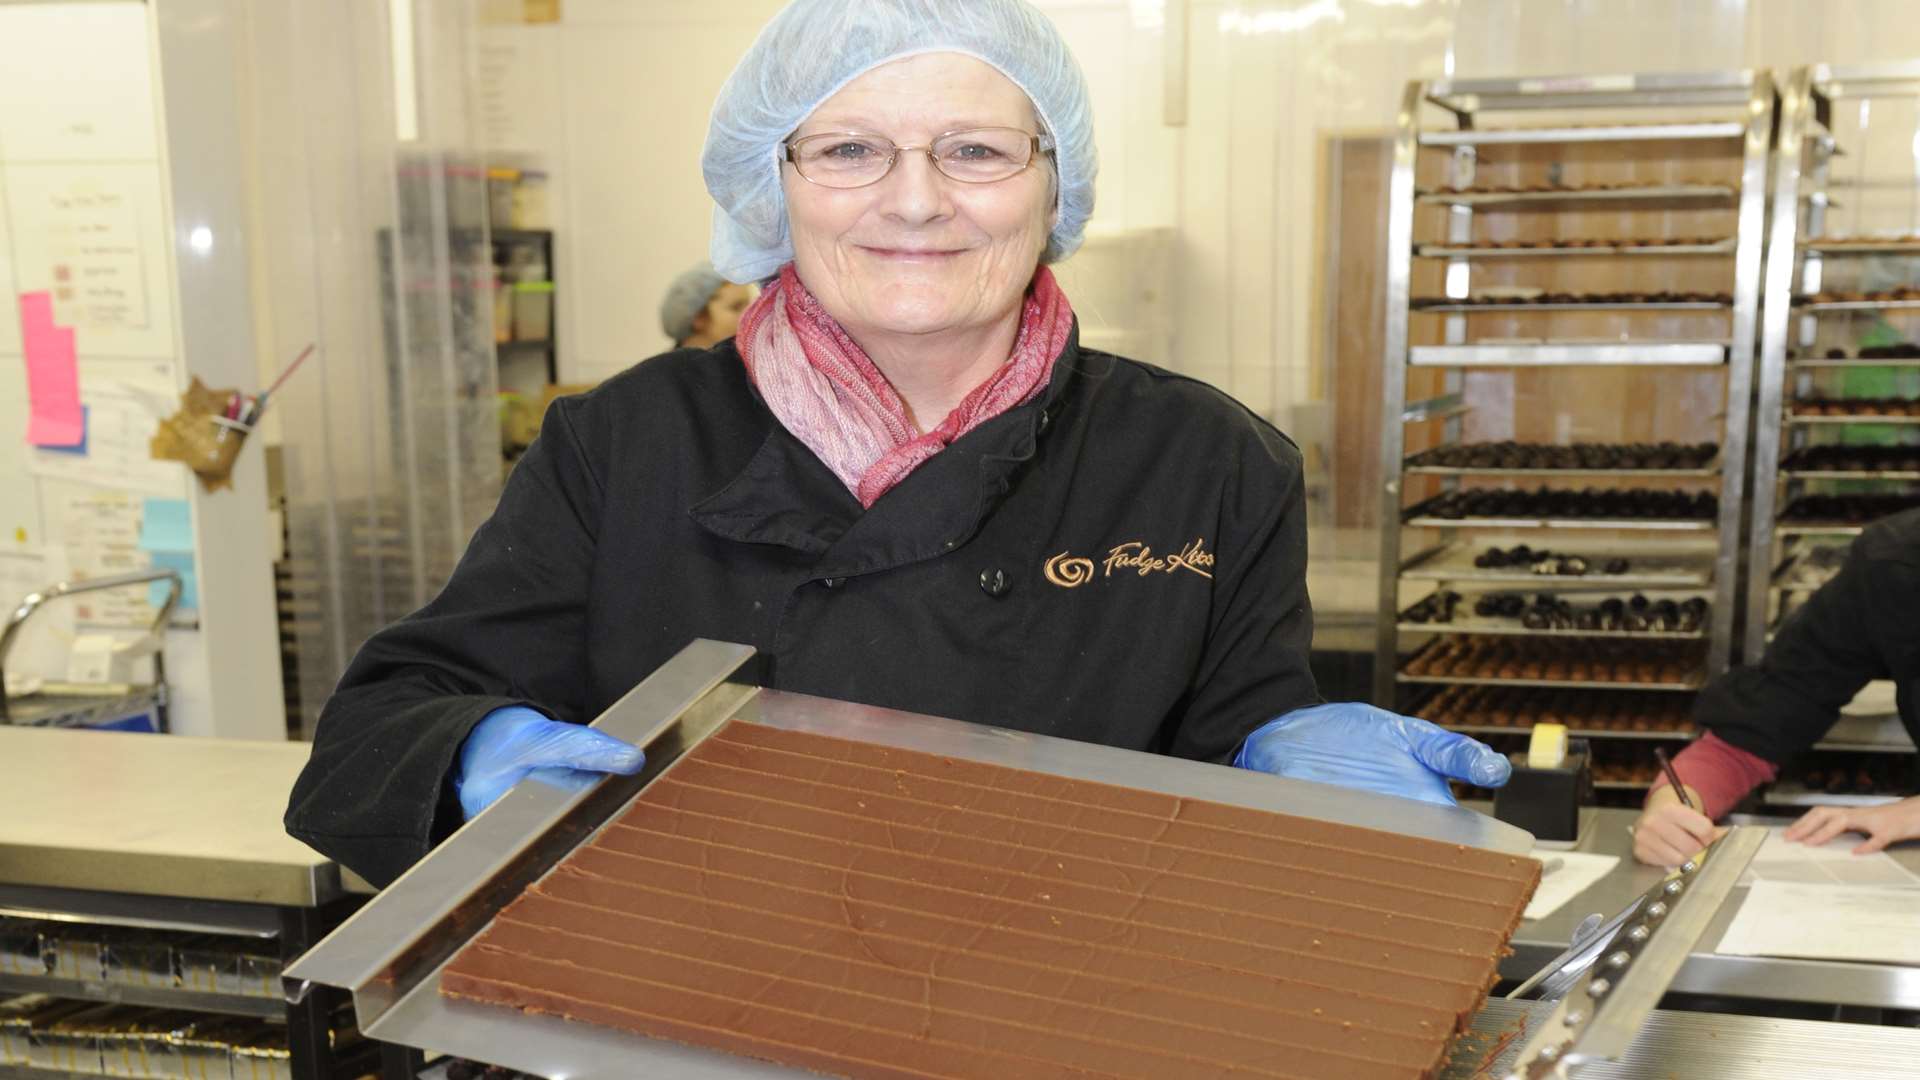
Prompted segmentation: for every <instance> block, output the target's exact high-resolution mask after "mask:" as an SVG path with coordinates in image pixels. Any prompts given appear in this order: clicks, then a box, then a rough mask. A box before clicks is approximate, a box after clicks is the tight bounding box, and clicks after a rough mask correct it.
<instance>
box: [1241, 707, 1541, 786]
mask: <svg viewBox="0 0 1920 1080" xmlns="http://www.w3.org/2000/svg"><path fill="white" fill-rule="evenodd" d="M1233 763H1234V764H1235V765H1237V766H1239V767H1240V768H1243V769H1256V770H1258V771H1260V772H1264V773H1272V774H1273V775H1275V776H1287V777H1291V778H1293V779H1295V780H1314V781H1318V782H1320V783H1322V784H1336V785H1339V786H1340V787H1348V788H1358V789H1360V790H1362V791H1372V792H1376V793H1378V794H1381V795H1398V796H1401V797H1403V798H1409V799H1419V800H1421V801H1422V802H1431V803H1440V804H1442V805H1446V806H1452V805H1453V804H1454V800H1453V793H1452V792H1451V791H1450V790H1448V788H1447V781H1448V780H1449V779H1453V780H1459V781H1462V782H1464V783H1468V784H1473V785H1474V786H1476V787H1499V786H1500V785H1502V784H1504V783H1506V782H1507V777H1508V776H1510V775H1511V774H1512V772H1513V767H1512V766H1511V765H1510V764H1508V762H1507V758H1506V755H1504V754H1501V753H1499V752H1498V751H1496V750H1494V749H1493V748H1492V747H1490V746H1488V745H1487V744H1485V743H1483V742H1480V741H1478V740H1475V739H1470V738H1468V737H1466V736H1465V735H1461V734H1458V733H1456V732H1452V731H1447V730H1445V729H1443V728H1439V727H1435V726H1434V725H1432V724H1429V723H1427V722H1426V721H1425V720H1419V719H1416V718H1414V717H1411V716H1401V715H1400V714H1398V713H1391V712H1388V711H1387V710H1385V709H1376V708H1374V707H1373V706H1372V705H1367V704H1363V703H1361V702H1358V701H1342V702H1336V703H1334V704H1331V705H1316V706H1314V707H1312V708H1309V709H1295V710H1294V711H1292V712H1290V713H1288V714H1286V715H1285V716H1282V717H1280V718H1279V719H1277V720H1273V721H1270V722H1269V723H1268V724H1267V725H1266V726H1264V727H1262V728H1260V729H1259V730H1257V731H1255V732H1254V733H1253V734H1251V735H1249V736H1247V741H1246V743H1245V744H1244V745H1242V746H1241V747H1240V753H1239V754H1237V755H1235V757H1234V759H1233Z"/></svg>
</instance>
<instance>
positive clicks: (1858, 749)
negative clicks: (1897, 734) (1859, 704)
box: [1813, 741, 1914, 754]
mask: <svg viewBox="0 0 1920 1080" xmlns="http://www.w3.org/2000/svg"><path fill="white" fill-rule="evenodd" d="M1813 748H1814V749H1815V750H1831V751H1834V752H1836V753H1844V754H1911V753H1913V752H1914V747H1913V744H1912V743H1905V744H1902V743H1850V742H1831V741H1828V742H1817V743H1814V744H1813Z"/></svg>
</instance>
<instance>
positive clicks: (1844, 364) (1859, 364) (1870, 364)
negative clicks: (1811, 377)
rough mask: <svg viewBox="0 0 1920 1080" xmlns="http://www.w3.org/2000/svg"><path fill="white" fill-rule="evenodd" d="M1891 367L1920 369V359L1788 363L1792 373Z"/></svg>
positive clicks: (1811, 358)
mask: <svg viewBox="0 0 1920 1080" xmlns="http://www.w3.org/2000/svg"><path fill="white" fill-rule="evenodd" d="M1890 367H1892V368H1899V367H1920V358H1911V357H1902V358H1899V359H1894V358H1887V359H1874V360H1862V359H1860V358H1858V357H1852V356H1849V357H1844V358H1842V359H1839V360H1828V359H1825V358H1822V357H1808V358H1807V359H1805V360H1789V361H1787V369H1788V370H1790V371H1791V370H1793V369H1795V368H1890Z"/></svg>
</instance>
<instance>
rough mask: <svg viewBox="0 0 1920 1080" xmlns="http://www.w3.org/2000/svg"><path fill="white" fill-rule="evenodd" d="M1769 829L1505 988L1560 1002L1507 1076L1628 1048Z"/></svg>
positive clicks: (1688, 871) (1541, 1078) (1652, 893)
mask: <svg viewBox="0 0 1920 1080" xmlns="http://www.w3.org/2000/svg"><path fill="white" fill-rule="evenodd" d="M1766 836H1767V831H1766V830H1765V829H1762V828H1757V827H1754V826H1742V827H1739V828H1736V829H1734V830H1732V831H1731V832H1729V833H1728V834H1727V835H1726V836H1723V837H1721V838H1720V839H1719V840H1716V841H1714V843H1713V845H1712V846H1711V847H1709V848H1708V849H1707V850H1706V851H1705V852H1703V853H1702V854H1701V855H1699V856H1697V857H1695V858H1694V859H1692V860H1690V861H1688V862H1686V863H1683V864H1682V865H1681V866H1680V867H1679V868H1678V869H1677V870H1675V871H1673V872H1672V873H1671V874H1669V875H1667V876H1666V877H1665V878H1664V879H1662V880H1661V882H1660V883H1659V884H1657V885H1655V886H1654V887H1653V888H1652V889H1649V890H1648V891H1647V892H1646V893H1645V894H1644V895H1642V896H1641V897H1640V898H1639V899H1637V900H1635V901H1634V902H1633V903H1632V904H1630V905H1628V906H1627V908H1626V909H1625V910H1623V911H1621V912H1620V913H1619V914H1617V915H1615V916H1614V917H1613V918H1612V919H1611V920H1609V921H1607V922H1605V923H1602V924H1600V925H1598V926H1596V927H1594V928H1593V929H1592V930H1591V932H1589V933H1588V934H1586V935H1585V936H1584V937H1583V938H1580V939H1577V940H1575V941H1574V942H1573V944H1572V946H1571V947H1570V948H1569V949H1568V950H1567V951H1566V952H1565V953H1562V954H1561V955H1560V956H1559V957H1556V958H1555V959H1554V961H1552V962H1550V963H1548V965H1547V966H1546V967H1545V968H1543V969H1542V970H1541V971H1540V972H1539V973H1538V974H1537V975H1535V976H1534V977H1533V978H1531V979H1528V980H1527V981H1526V982H1524V983H1522V984H1521V985H1520V987H1519V988H1518V989H1516V990H1514V992H1513V993H1512V994H1511V995H1509V996H1511V997H1516V998H1520V997H1525V996H1527V995H1528V994H1530V993H1537V994H1538V996H1539V997H1541V998H1542V999H1543V1000H1548V1001H1555V1002H1557V1004H1556V1005H1555V1006H1554V1008H1553V1011H1552V1012H1551V1013H1549V1014H1548V1015H1547V1016H1546V1017H1544V1018H1542V1019H1541V1020H1540V1021H1539V1022H1538V1023H1537V1024H1535V1025H1533V1030H1532V1034H1531V1035H1530V1036H1529V1037H1528V1038H1527V1040H1526V1041H1525V1043H1524V1044H1523V1045H1522V1046H1521V1049H1520V1054H1519V1057H1518V1059H1517V1061H1516V1063H1515V1064H1514V1065H1513V1066H1512V1067H1511V1068H1509V1070H1508V1071H1507V1072H1505V1073H1504V1074H1502V1075H1503V1077H1504V1080H1546V1078H1549V1077H1559V1078H1564V1077H1567V1076H1569V1075H1570V1070H1572V1069H1574V1068H1577V1067H1578V1066H1581V1065H1585V1064H1589V1063H1592V1062H1594V1061H1607V1060H1613V1059H1616V1058H1618V1057H1620V1056H1621V1055H1623V1054H1625V1053H1626V1051H1627V1048H1628V1047H1629V1046H1631V1045H1632V1043H1633V1041H1634V1038H1635V1036H1636V1035H1637V1034H1638V1033H1639V1031H1640V1028H1641V1025H1642V1024H1643V1022H1644V1021H1645V1020H1646V1018H1647V1015H1648V1014H1649V1013H1651V1012H1652V1011H1653V1008H1654V1006H1655V1005H1657V1004H1658V1003H1659V1001H1660V998H1661V996H1662V995H1663V994H1664V993H1665V992H1666V990H1667V987H1668V986H1669V985H1670V984H1671V983H1672V982H1673V978H1674V976H1675V975H1677V974H1679V971H1680V967H1681V965H1682V964H1684V963H1686V960H1687V955H1688V953H1690V952H1692V951H1693V946H1694V943H1695V942H1697V941H1698V940H1699V939H1700V935H1701V934H1703V933H1704V932H1705V931H1706V929H1707V926H1708V924H1709V923H1710V922H1711V921H1712V920H1713V917H1714V915H1715V914H1717V913H1718V912H1719V910H1720V905H1721V904H1722V903H1723V902H1725V901H1726V899H1727V897H1728V895H1729V894H1730V893H1731V892H1732V891H1733V887H1734V886H1735V885H1736V884H1738V883H1739V880H1740V875H1741V873H1742V872H1744V871H1745V870H1746V868H1747V864H1748V863H1749V862H1751V861H1752V859H1753V856H1754V853H1755V852H1757V851H1759V850H1760V845H1761V844H1762V843H1763V842H1764V841H1765V840H1766Z"/></svg>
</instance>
